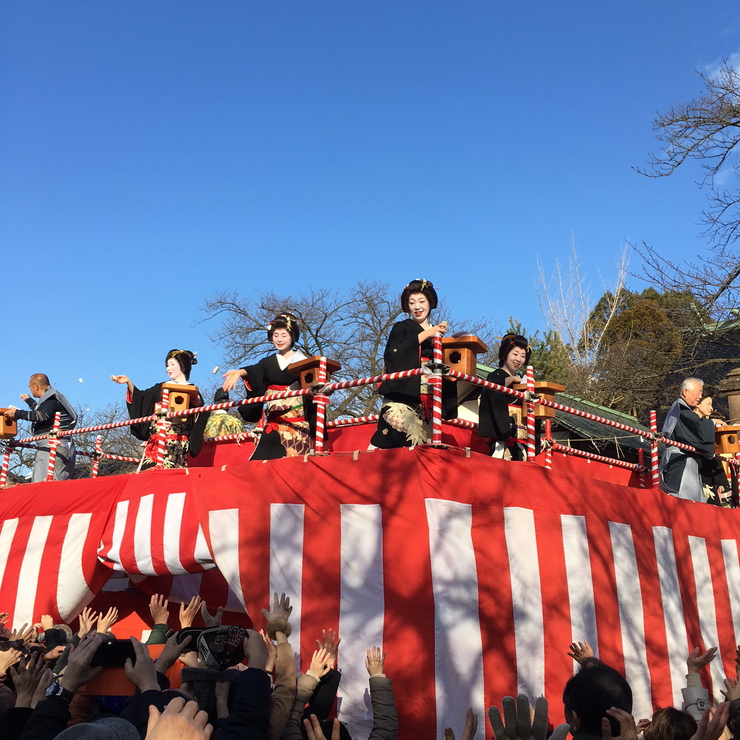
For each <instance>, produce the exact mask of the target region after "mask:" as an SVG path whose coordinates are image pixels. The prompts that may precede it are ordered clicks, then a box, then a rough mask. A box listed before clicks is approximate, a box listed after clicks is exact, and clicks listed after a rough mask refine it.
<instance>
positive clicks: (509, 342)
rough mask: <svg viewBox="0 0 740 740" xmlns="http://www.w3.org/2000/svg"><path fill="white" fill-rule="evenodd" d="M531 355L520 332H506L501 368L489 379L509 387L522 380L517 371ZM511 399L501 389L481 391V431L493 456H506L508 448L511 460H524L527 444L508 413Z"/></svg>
mask: <svg viewBox="0 0 740 740" xmlns="http://www.w3.org/2000/svg"><path fill="white" fill-rule="evenodd" d="M531 355H532V349H531V347H530V346H529V344H528V343H527V340H526V339H525V338H524V337H523V336H522V335H521V334H506V335H505V336H504V337H503V339H502V340H501V346H500V347H499V351H498V358H499V361H498V364H499V367H498V368H497V369H496V370H494V371H493V372H492V373H489V374H488V377H487V378H486V380H487V381H488V382H489V383H496V385H504V386H506V387H507V388H509V387H510V386H512V385H514V384H515V383H522V382H523V380H522V377H521V376H520V375H519V374H518V373H519V371H520V370H521V368H522V367H524V368H526V366H527V365H528V364H529V358H530V357H531ZM511 399H512V397H511V396H508V395H507V394H506V393H501V392H500V391H492V390H490V389H489V388H484V389H483V390H481V396H480V410H479V414H478V434H479V436H481V437H486V438H488V445H489V447H490V449H491V457H500V458H503V457H504V456H505V453H506V452H507V451H508V452H509V453H510V456H511V459H512V460H524V447H523V446H522V445H521V444H519V443H518V442H517V441H516V429H514V428H513V424H512V417H511V416H510V415H509V401H510V400H511Z"/></svg>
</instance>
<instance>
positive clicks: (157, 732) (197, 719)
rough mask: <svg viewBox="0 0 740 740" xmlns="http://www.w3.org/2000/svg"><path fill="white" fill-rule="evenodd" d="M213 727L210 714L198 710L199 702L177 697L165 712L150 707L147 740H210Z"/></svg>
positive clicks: (152, 706)
mask: <svg viewBox="0 0 740 740" xmlns="http://www.w3.org/2000/svg"><path fill="white" fill-rule="evenodd" d="M212 734H213V727H212V726H211V725H209V724H208V713H207V712H203V711H201V710H200V709H199V708H198V702H195V701H189V702H187V703H186V702H185V699H182V698H181V697H179V696H177V697H175V698H174V699H173V700H172V701H171V702H170V703H169V704H168V705H167V708H166V709H165V710H164V712H162V713H160V711H159V710H158V709H157V708H156V707H155V706H154V705H150V706H149V723H148V724H147V728H146V740H209V738H210V737H211V735H212Z"/></svg>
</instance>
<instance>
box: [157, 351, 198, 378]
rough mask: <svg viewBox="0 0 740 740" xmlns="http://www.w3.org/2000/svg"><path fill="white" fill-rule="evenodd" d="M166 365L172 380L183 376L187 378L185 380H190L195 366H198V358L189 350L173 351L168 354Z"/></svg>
mask: <svg viewBox="0 0 740 740" xmlns="http://www.w3.org/2000/svg"><path fill="white" fill-rule="evenodd" d="M164 364H165V367H166V368H167V375H169V377H170V378H172V380H175V379H176V378H178V377H179V376H180V375H181V374H182V375H184V376H185V380H190V370H191V369H192V367H193V365H197V364H198V358H197V357H196V356H195V354H194V353H193V352H191V351H190V350H189V349H171V350H170V351H169V352H168V353H167V357H166V358H165V361H164Z"/></svg>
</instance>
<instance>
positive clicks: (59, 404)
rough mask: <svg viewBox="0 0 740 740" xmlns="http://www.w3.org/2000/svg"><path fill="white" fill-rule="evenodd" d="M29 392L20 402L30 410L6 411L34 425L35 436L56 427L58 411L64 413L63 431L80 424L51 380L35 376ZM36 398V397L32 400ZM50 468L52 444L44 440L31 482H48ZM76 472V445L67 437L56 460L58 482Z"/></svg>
mask: <svg viewBox="0 0 740 740" xmlns="http://www.w3.org/2000/svg"><path fill="white" fill-rule="evenodd" d="M28 389H29V390H30V391H31V395H30V396H29V395H28V393H21V399H22V400H23V401H25V402H26V403H27V404H28V405H29V406H30V407H31V410H30V411H23V410H22V409H17V408H15V407H14V406H11V407H10V408H9V409H7V411H5V416H6V417H8V418H9V419H24V420H26V421H30V422H32V426H31V428H32V430H33V434H34V435H36V434H48V433H49V432H50V431H51V428H52V427H53V426H54V416H55V415H56V413H57V411H59V412H60V414H61V428H62V431H66V430H67V429H74V428H75V425H76V424H77V414H76V413H75V411H74V409H73V408H72V404H70V402H69V401H68V400H67V399H66V398H65V397H64V396H63V395H62V394H61V393H60V392H59V391H57V390H54V388H52V387H51V384H50V383H49V378H48V377H47V376H46V375H44V374H43V373H36V374H35V375H32V376H31V378H30V380H29V381H28ZM31 396H33V398H31ZM48 468H49V443H48V441H47V440H42V441H41V442H39V443H38V449H37V450H36V460H35V462H34V465H33V474H32V476H31V482H32V483H38V482H39V481H43V480H46V473H47V470H48ZM74 472H75V445H74V442H73V441H72V439H71V438H70V437H64V438H63V439H62V440H61V442H60V444H59V447H58V448H57V457H56V462H55V465H54V478H55V480H68V479H69V478H74Z"/></svg>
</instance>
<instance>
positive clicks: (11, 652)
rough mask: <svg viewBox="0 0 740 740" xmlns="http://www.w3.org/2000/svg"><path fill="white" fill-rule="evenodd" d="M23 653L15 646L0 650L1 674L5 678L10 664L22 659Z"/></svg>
mask: <svg viewBox="0 0 740 740" xmlns="http://www.w3.org/2000/svg"><path fill="white" fill-rule="evenodd" d="M21 655H23V653H22V652H21V651H20V650H16V649H15V648H10V649H8V650H3V651H2V652H0V676H3V678H4V677H5V674H6V673H7V672H8V669H9V668H10V666H12V665H15V664H16V663H17V662H18V661H19V660H20V657H21Z"/></svg>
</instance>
